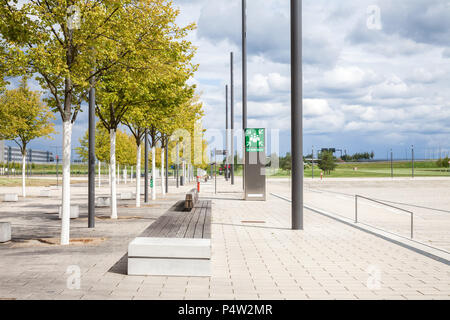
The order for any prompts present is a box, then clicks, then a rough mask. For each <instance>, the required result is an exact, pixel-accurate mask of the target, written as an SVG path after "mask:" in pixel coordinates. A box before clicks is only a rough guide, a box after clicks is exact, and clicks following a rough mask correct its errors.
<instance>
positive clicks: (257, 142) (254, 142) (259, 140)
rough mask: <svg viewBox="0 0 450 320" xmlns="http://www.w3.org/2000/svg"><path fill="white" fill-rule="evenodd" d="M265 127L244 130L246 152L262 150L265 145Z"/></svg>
mask: <svg viewBox="0 0 450 320" xmlns="http://www.w3.org/2000/svg"><path fill="white" fill-rule="evenodd" d="M265 140H266V130H265V129H246V130H245V150H246V151H247V152H264V151H265V146H266V141H265Z"/></svg>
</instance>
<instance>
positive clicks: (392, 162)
mask: <svg viewBox="0 0 450 320" xmlns="http://www.w3.org/2000/svg"><path fill="white" fill-rule="evenodd" d="M391 178H394V153H393V152H392V149H391Z"/></svg>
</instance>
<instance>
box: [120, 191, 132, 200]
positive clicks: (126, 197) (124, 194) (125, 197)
mask: <svg viewBox="0 0 450 320" xmlns="http://www.w3.org/2000/svg"><path fill="white" fill-rule="evenodd" d="M120 200H134V194H133V193H132V192H122V193H121V194H120Z"/></svg>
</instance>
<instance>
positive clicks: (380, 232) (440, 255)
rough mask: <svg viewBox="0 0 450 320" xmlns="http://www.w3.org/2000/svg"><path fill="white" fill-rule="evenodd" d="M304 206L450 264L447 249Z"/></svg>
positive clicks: (280, 197)
mask: <svg viewBox="0 0 450 320" xmlns="http://www.w3.org/2000/svg"><path fill="white" fill-rule="evenodd" d="M270 194H271V195H272V196H274V197H276V198H279V199H281V200H285V201H288V202H292V201H291V200H290V199H289V198H286V197H283V196H280V195H277V194H274V193H270ZM304 208H306V209H308V210H310V211H312V212H315V213H318V214H320V215H323V216H326V217H328V218H331V219H333V220H336V221H338V222H341V223H343V224H346V225H348V226H350V227H353V228H356V229H358V230H360V231H363V232H366V233H369V234H371V235H374V236H376V237H378V238H381V239H383V240H386V241H389V242H391V243H394V244H396V245H399V246H401V247H403V248H405V249H409V250H411V251H414V252H416V253H418V254H421V255H423V256H426V257H428V258H430V259H433V260H435V261H438V262H441V263H443V264H445V265H447V266H450V253H448V252H447V251H445V250H443V249H439V248H434V247H431V246H429V245H426V244H423V243H421V242H418V241H415V240H410V239H406V238H404V237H402V236H399V235H394V234H393V233H391V232H388V231H384V230H381V229H378V228H376V227H372V226H369V225H367V224H364V223H360V224H355V223H353V222H350V219H349V218H346V217H345V219H346V220H348V221H346V220H344V219H343V218H344V217H342V216H340V215H337V214H334V213H330V212H326V211H324V210H320V209H316V208H313V207H310V206H308V205H304ZM361 225H364V226H366V227H362V226H361ZM388 234H390V235H391V236H389V235H388ZM393 236H394V237H396V238H397V239H394V237H393ZM408 242H413V243H414V244H412V243H408ZM418 245H419V246H423V247H428V248H430V249H433V250H435V251H441V252H442V253H432V252H430V251H427V250H426V249H425V248H418V247H417V246H418Z"/></svg>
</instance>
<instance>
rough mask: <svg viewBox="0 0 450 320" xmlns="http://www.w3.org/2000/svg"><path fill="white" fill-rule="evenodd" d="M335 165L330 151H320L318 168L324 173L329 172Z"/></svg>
mask: <svg viewBox="0 0 450 320" xmlns="http://www.w3.org/2000/svg"><path fill="white" fill-rule="evenodd" d="M336 167H337V164H336V159H335V158H334V156H333V153H332V152H322V153H321V154H320V160H319V168H320V169H321V170H323V171H324V172H325V173H327V174H330V173H331V171H334V170H335V169H336Z"/></svg>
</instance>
